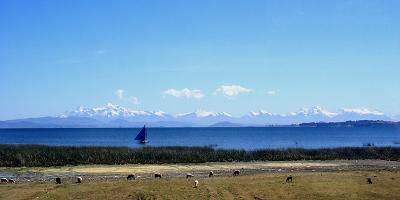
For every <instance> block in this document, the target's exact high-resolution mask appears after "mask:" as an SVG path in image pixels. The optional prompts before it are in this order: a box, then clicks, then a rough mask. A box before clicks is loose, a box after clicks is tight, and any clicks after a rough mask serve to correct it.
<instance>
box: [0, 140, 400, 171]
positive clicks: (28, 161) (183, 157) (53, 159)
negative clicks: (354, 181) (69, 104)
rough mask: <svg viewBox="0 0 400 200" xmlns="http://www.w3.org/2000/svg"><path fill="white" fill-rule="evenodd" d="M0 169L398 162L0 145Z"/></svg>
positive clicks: (293, 152)
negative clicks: (193, 164)
mask: <svg viewBox="0 0 400 200" xmlns="http://www.w3.org/2000/svg"><path fill="white" fill-rule="evenodd" d="M0 158H1V159H0V167H49V166H65V165H92V164H107V165H120V164H162V163H205V162H232V161H243V162H248V161H295V160H337V159H344V160H364V159H377V160H400V148H395V147H365V148H357V147H348V148H334V149H301V148H299V149H259V150H254V151H245V150H227V149H213V148H211V147H145V148H127V147H70V146H62V147H59V146H43V145H0Z"/></svg>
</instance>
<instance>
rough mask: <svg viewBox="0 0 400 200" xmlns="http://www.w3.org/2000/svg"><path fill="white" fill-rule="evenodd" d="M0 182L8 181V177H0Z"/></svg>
mask: <svg viewBox="0 0 400 200" xmlns="http://www.w3.org/2000/svg"><path fill="white" fill-rule="evenodd" d="M0 182H1V183H8V179H6V178H1V179H0Z"/></svg>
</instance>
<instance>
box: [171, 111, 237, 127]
mask: <svg viewBox="0 0 400 200" xmlns="http://www.w3.org/2000/svg"><path fill="white" fill-rule="evenodd" d="M175 118H176V120H177V121H182V122H192V123H193V122H195V123H201V124H202V125H210V124H213V123H217V122H221V121H231V120H233V119H234V118H233V117H232V115H230V114H229V113H226V112H209V111H204V110H197V111H196V112H191V113H184V114H178V115H176V116H175Z"/></svg>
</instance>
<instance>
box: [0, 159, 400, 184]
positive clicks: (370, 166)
mask: <svg viewBox="0 0 400 200" xmlns="http://www.w3.org/2000/svg"><path fill="white" fill-rule="evenodd" d="M237 169H239V170H241V173H242V174H243V175H254V174H275V173H279V174H287V173H307V172H321V173H326V172H352V171H391V172H400V162H398V161H384V160H331V161H272V162H216V163H201V164H194V163H191V164H160V165H156V164H127V165H78V166H62V167H7V168H6V167H1V168H0V177H4V178H13V179H16V181H17V183H29V182H39V183H46V182H47V183H48V182H53V181H54V178H55V177H62V178H63V179H64V180H65V181H67V182H73V181H74V180H75V178H76V177H77V176H81V177H84V179H85V180H86V181H88V182H98V181H105V180H107V181H121V180H125V179H126V176H127V175H128V174H135V175H136V176H139V179H144V180H146V179H150V180H151V179H154V177H153V175H154V173H161V174H163V176H164V177H165V178H167V179H168V178H184V177H185V175H186V173H192V174H193V175H195V176H196V177H207V176H208V173H209V172H210V171H213V172H214V173H215V176H221V177H229V176H231V175H232V172H233V171H234V170H237Z"/></svg>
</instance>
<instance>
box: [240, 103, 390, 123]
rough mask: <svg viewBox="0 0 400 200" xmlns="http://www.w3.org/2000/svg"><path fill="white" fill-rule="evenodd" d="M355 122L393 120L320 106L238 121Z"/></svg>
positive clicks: (362, 111)
mask: <svg viewBox="0 0 400 200" xmlns="http://www.w3.org/2000/svg"><path fill="white" fill-rule="evenodd" d="M355 120H393V119H391V118H389V117H388V116H386V115H385V114H383V113H381V112H378V111H371V110H368V109H365V108H362V109H342V110H340V111H339V112H331V111H329V110H326V109H324V108H322V107H320V106H316V107H312V108H302V109H300V110H298V111H297V112H290V113H287V114H273V113H270V112H266V111H263V110H261V111H258V112H250V113H249V114H247V115H245V116H243V117H241V119H240V120H239V121H241V122H245V123H247V124H260V123H264V124H269V125H287V124H300V123H308V122H342V121H355Z"/></svg>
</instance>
